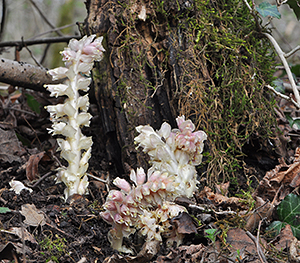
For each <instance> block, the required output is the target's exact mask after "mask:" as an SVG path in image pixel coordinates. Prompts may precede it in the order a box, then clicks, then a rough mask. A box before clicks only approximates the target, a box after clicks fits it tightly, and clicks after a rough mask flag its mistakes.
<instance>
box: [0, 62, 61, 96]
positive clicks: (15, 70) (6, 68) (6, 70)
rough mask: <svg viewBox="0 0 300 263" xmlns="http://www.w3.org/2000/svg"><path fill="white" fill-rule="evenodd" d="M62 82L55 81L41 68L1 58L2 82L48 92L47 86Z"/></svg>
mask: <svg viewBox="0 0 300 263" xmlns="http://www.w3.org/2000/svg"><path fill="white" fill-rule="evenodd" d="M62 81H63V80H60V81H53V80H52V77H51V76H50V75H48V74H47V70H45V69H42V68H40V67H36V66H33V65H30V64H27V63H24V62H18V61H13V60H9V59H4V58H0V82H4V83H7V84H10V85H13V86H19V87H24V88H29V89H32V90H36V91H41V92H46V89H45V88H44V85H45V84H57V83H61V82H62Z"/></svg>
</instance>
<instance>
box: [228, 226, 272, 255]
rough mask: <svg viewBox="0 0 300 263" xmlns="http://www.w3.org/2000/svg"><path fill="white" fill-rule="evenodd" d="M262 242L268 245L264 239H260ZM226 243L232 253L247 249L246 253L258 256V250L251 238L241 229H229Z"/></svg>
mask: <svg viewBox="0 0 300 263" xmlns="http://www.w3.org/2000/svg"><path fill="white" fill-rule="evenodd" d="M260 241H261V242H263V243H264V244H266V243H267V242H266V241H265V240H264V239H262V238H261V239H260ZM226 243H227V244H228V245H229V246H227V248H228V249H229V250H230V252H234V251H237V250H238V249H239V250H240V251H241V250H242V249H245V251H247V252H249V253H250V254H257V248H256V245H255V244H254V242H253V241H252V240H251V238H250V237H249V236H248V235H247V234H246V232H245V231H244V230H243V229H241V228H233V229H229V230H228V232H227V238H226Z"/></svg>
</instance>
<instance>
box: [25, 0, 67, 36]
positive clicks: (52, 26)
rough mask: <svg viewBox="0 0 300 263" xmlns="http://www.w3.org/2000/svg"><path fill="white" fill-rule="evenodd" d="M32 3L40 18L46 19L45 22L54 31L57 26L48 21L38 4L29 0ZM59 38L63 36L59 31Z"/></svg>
mask: <svg viewBox="0 0 300 263" xmlns="http://www.w3.org/2000/svg"><path fill="white" fill-rule="evenodd" d="M29 1H30V3H31V4H32V5H33V6H34V7H35V9H36V10H37V11H38V13H39V14H40V16H41V17H42V18H43V19H44V21H45V22H46V23H47V24H48V25H49V26H50V27H51V28H52V29H53V28H55V26H54V25H53V24H52V23H51V22H50V21H49V20H48V18H47V17H46V16H45V15H44V14H43V12H42V11H41V10H40V9H39V7H38V6H37V5H36V3H35V2H34V1H33V0H29ZM55 32H56V33H57V34H58V35H59V36H63V34H62V33H61V32H59V31H55Z"/></svg>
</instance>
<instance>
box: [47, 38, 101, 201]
mask: <svg viewBox="0 0 300 263" xmlns="http://www.w3.org/2000/svg"><path fill="white" fill-rule="evenodd" d="M101 43H102V37H98V38H95V35H91V36H89V37H87V36H84V37H83V38H82V39H81V40H76V39H71V40H70V42H69V45H68V47H67V48H65V49H64V51H63V52H61V54H62V55H63V61H65V67H59V68H56V69H52V70H49V74H50V75H51V76H52V78H53V80H57V79H64V78H65V79H66V81H65V84H58V85H46V88H47V90H48V91H50V93H51V94H50V96H52V97H53V96H55V97H58V96H67V99H66V100H65V102H64V103H63V104H58V105H50V106H47V107H46V108H47V110H48V112H49V113H50V118H51V120H52V122H53V125H52V129H49V133H52V134H53V135H56V134H59V135H63V136H64V139H62V138H58V139H57V141H58V145H59V148H58V150H59V151H61V157H62V158H64V159H65V160H66V161H67V162H68V166H67V167H61V168H59V171H58V174H57V182H64V183H65V185H66V186H67V188H66V189H65V199H67V198H68V197H69V196H71V195H73V194H75V193H76V194H85V193H87V186H88V179H87V176H86V171H87V169H88V160H89V158H90V156H91V146H92V144H93V142H92V138H91V137H86V136H84V135H83V134H82V132H81V126H89V124H90V119H91V117H92V116H91V115H90V114H89V113H87V110H88V108H89V99H88V95H87V94H86V95H84V96H80V94H79V90H82V91H88V90H89V84H90V82H91V78H90V77H89V75H90V71H91V69H92V68H93V64H94V61H100V60H101V59H102V57H103V52H104V51H105V50H104V48H103V46H102V44H101Z"/></svg>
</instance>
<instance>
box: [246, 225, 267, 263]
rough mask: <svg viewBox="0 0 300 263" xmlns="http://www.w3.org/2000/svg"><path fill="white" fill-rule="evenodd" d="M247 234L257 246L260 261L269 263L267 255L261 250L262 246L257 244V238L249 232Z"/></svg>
mask: <svg viewBox="0 0 300 263" xmlns="http://www.w3.org/2000/svg"><path fill="white" fill-rule="evenodd" d="M246 234H247V236H248V237H250V238H251V240H252V241H253V243H254V244H255V245H256V248H257V253H258V257H259V259H260V261H261V262H262V263H267V262H268V261H267V259H266V257H265V255H264V253H263V251H262V249H261V246H260V245H259V244H258V243H257V239H256V237H255V236H253V235H252V234H251V233H250V232H249V231H246Z"/></svg>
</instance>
